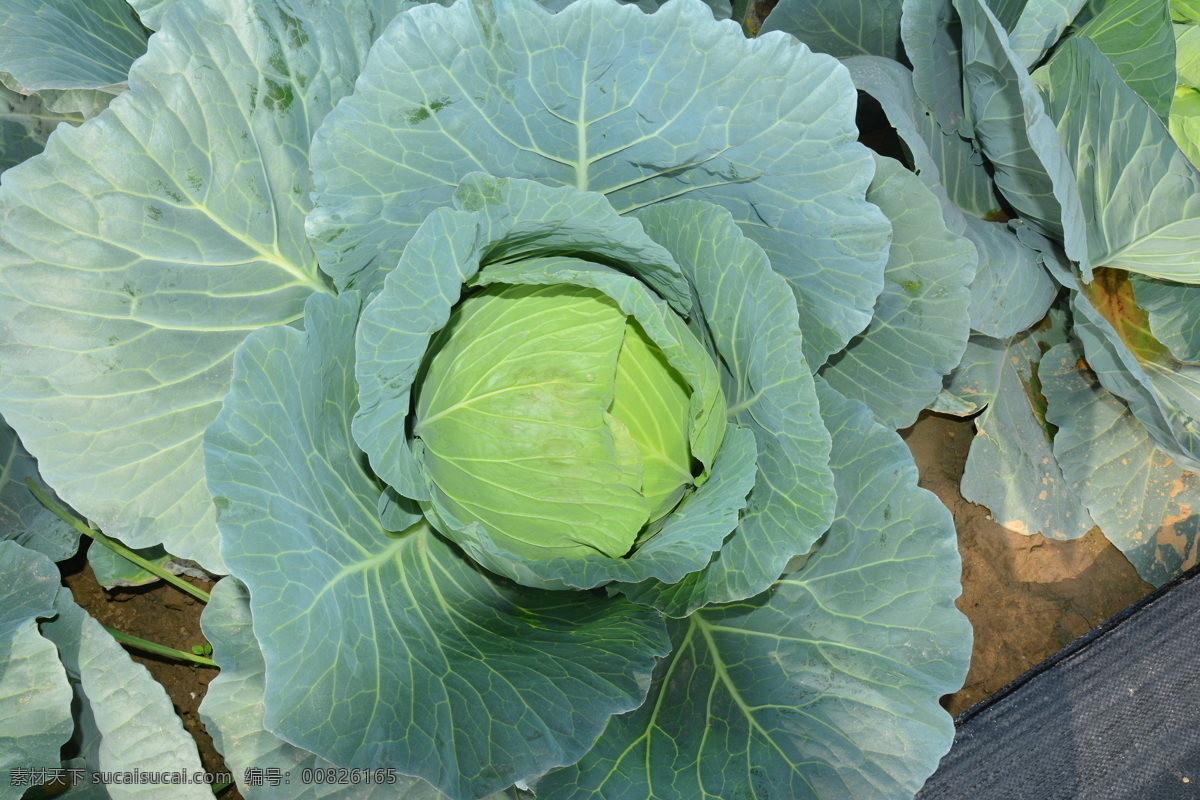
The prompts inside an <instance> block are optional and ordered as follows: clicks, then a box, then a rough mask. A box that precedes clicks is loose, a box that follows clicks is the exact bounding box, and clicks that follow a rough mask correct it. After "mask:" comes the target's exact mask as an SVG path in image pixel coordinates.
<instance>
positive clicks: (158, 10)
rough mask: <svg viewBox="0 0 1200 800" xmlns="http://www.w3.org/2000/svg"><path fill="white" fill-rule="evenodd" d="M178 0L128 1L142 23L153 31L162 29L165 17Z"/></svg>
mask: <svg viewBox="0 0 1200 800" xmlns="http://www.w3.org/2000/svg"><path fill="white" fill-rule="evenodd" d="M177 1H178V0H128V2H129V5H130V6H132V7H133V10H134V11H136V12H137V14H138V18H139V19H140V20H141V23H142V24H143V25H145V26H146V27H147V28H149V29H150V30H152V31H156V30H158V29H159V28H161V27H162V19H163V15H164V14H166V12H167V9H168V8H170V7H171V6H172V5H173V4H174V3H176V2H177Z"/></svg>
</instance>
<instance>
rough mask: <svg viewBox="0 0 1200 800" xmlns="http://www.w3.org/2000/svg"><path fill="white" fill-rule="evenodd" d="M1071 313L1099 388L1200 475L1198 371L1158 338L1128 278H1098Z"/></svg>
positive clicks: (1075, 297) (1074, 298)
mask: <svg viewBox="0 0 1200 800" xmlns="http://www.w3.org/2000/svg"><path fill="white" fill-rule="evenodd" d="M1071 307H1072V310H1073V311H1074V312H1075V334H1076V336H1077V337H1078V338H1079V340H1080V342H1081V343H1082V344H1083V350H1084V353H1085V354H1086V356H1087V362H1088V365H1089V366H1090V367H1091V368H1092V370H1093V371H1095V373H1096V376H1097V377H1098V378H1099V380H1100V383H1101V385H1102V386H1104V388H1105V389H1107V390H1108V391H1110V392H1112V393H1113V394H1115V395H1117V396H1118V397H1120V398H1121V399H1122V400H1124V401H1125V402H1126V403H1128V404H1129V410H1130V411H1132V412H1133V415H1134V416H1135V417H1137V418H1138V420H1140V421H1141V423H1142V424H1143V425H1144V426H1145V427H1146V429H1147V432H1148V433H1149V434H1150V437H1151V438H1152V439H1153V440H1154V442H1155V444H1157V445H1158V447H1159V448H1161V449H1162V450H1163V451H1164V452H1165V453H1167V455H1169V456H1171V457H1172V458H1174V459H1175V460H1176V461H1178V462H1180V465H1181V466H1182V467H1183V468H1184V469H1189V470H1192V471H1198V472H1200V366H1198V365H1195V364H1188V363H1183V362H1180V361H1178V360H1177V359H1175V358H1174V357H1173V356H1172V355H1171V353H1170V351H1169V350H1168V349H1167V348H1166V347H1164V346H1163V345H1162V343H1161V342H1159V341H1158V340H1157V339H1155V338H1154V335H1153V333H1152V332H1151V330H1150V322H1149V317H1148V315H1147V313H1146V312H1145V310H1143V309H1141V308H1139V307H1138V306H1137V304H1136V301H1135V299H1134V296H1133V288H1132V285H1131V283H1130V281H1129V280H1128V278H1127V276H1125V274H1124V273H1121V272H1116V271H1113V270H1105V271H1103V272H1101V273H1098V274H1097V280H1095V281H1093V282H1092V283H1090V284H1088V285H1087V286H1086V287H1080V290H1079V291H1077V292H1076V293H1075V294H1073V295H1072V298H1071Z"/></svg>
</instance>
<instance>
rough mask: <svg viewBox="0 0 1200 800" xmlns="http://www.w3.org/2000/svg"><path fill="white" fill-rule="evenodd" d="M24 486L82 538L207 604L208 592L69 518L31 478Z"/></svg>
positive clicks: (27, 479) (64, 510) (69, 515)
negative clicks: (81, 535)
mask: <svg viewBox="0 0 1200 800" xmlns="http://www.w3.org/2000/svg"><path fill="white" fill-rule="evenodd" d="M25 485H26V486H28V487H29V491H31V492H33V496H34V497H36V498H37V499H38V502H39V503H41V504H42V505H44V506H45V507H46V508H48V509H50V510H51V511H52V512H54V515H55V516H56V517H58V518H59V519H61V520H62V521H63V522H65V523H67V524H68V525H70V526H71V527H72V528H74V529H75V530H77V531H79V532H80V533H82V534H83V535H84V536H87V537H89V538H91V539H94V540H96V541H97V542H99V543H100V544H102V545H104V546H105V547H107V548H108V549H110V550H112V551H113V552H114V553H116V554H117V555H119V556H121V557H122V558H125V559H127V560H129V561H132V562H133V563H134V564H137V565H138V566H139V567H141V568H142V569H144V570H146V572H149V573H151V574H153V575H156V576H158V577H159V578H162V579H163V580H164V581H166V582H167V583H169V584H171V585H172V586H174V587H176V588H177V589H180V590H181V591H184V592H187V593H188V594H190V595H191V596H192V597H194V598H196V599H197V600H199V601H200V602H202V603H207V602H208V601H209V599H210V595H209V594H208V592H206V591H204V590H203V589H197V588H196V587H195V586H192V585H191V584H190V583H188V582H187V581H185V580H183V579H182V578H180V577H178V576H176V575H172V574H171V573H169V572H167V571H166V570H165V569H163V568H162V567H159V566H156V565H154V564H151V563H150V562H149V561H147V560H146V559H144V558H142V557H141V556H139V555H138V554H137V553H135V552H133V551H132V550H130V549H129V548H127V547H125V546H123V545H121V544H118V543H117V542H115V541H113V540H112V539H110V538H108V537H107V536H105V535H104V534H103V533H101V532H100V531H94V530H92V529H91V528H89V527H88V526H87V525H84V524H83V523H82V522H80V521H79V520H78V519H76V518H75V517H73V516H71V514H70V512H68V511H67V510H66V509H65V508H63V507H62V506H60V505H59V504H58V503H56V502H54V501H53V500H51V499H50V496H49V495H48V494H46V493H45V492H44V491H42V489H41V487H40V486H38V485H37V484H36V483H34V481H33V478H26V479H25ZM189 657H190V656H189Z"/></svg>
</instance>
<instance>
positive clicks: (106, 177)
mask: <svg viewBox="0 0 1200 800" xmlns="http://www.w3.org/2000/svg"><path fill="white" fill-rule="evenodd" d="M62 7H63V8H69V7H72V4H71V3H67V2H64V4H63V6H62ZM135 7H136V9H137V10H138V12H139V14H140V20H141V22H142V23H143V24H145V25H147V26H150V27H153V28H156V29H157V32H156V33H155V34H154V35H153V36H151V37H150V39H149V42H148V44H147V45H146V47H147V49H146V52H145V54H144V55H141V56H140V57H138V58H137V60H136V61H135V62H133V63H132V65H131V66H130V67H129V72H128V76H127V80H126V81H123V82H121V85H119V86H118V85H114V84H112V83H111V82H110V83H106V84H103V87H101V88H104V89H105V90H106V91H108V93H109V94H115V95H116V96H115V97H113V98H112V99H106V100H105V103H106V105H107V107H106V110H104V111H103V112H101V113H99V114H98V115H96V116H94V117H92V118H90V119H88V120H86V121H82V122H81V121H80V120H72V122H80V124H79V125H78V127H71V126H67V125H63V126H59V128H58V129H57V130H56V131H55V132H54V133H53V134H52V135H50V136H49V138H48V141H47V142H46V147H45V152H44V153H43V154H41V155H38V156H35V157H33V158H30V159H28V160H26V161H24V162H23V163H21V164H19V165H18V166H15V167H13V168H12V169H10V170H8V171H7V172H6V173H5V174H4V178H3V187H2V188H0V208H3V213H2V214H0V319H3V320H4V322H3V325H2V327H0V337H2V339H3V346H2V347H0V411H2V412H3V414H4V416H5V419H6V420H7V422H8V423H9V424H10V425H11V426H12V427H13V428H14V429H15V430H16V432H17V433H19V434H20V436H21V439H22V441H23V443H24V447H26V448H28V451H29V453H31V454H32V455H33V456H36V457H37V459H38V465H39V468H40V472H41V475H42V477H43V478H44V479H45V482H46V483H47V484H48V485H49V486H50V487H52V488H53V489H54V490H55V491H56V492H57V493H58V495H59V497H61V498H62V500H63V501H65V502H66V503H69V504H70V505H71V506H72V507H73V508H74V509H76V510H77V511H78V512H79V513H80V514H81V515H83V516H86V517H87V518H88V519H90V520H92V521H93V522H94V523H95V524H97V525H98V526H99V527H101V528H103V529H104V530H105V531H106V532H107V533H109V534H111V535H113V536H116V537H119V538H120V539H121V540H123V541H124V542H125V543H127V544H129V545H131V546H134V547H137V548H147V547H152V546H160V547H162V548H164V549H165V551H166V552H168V553H170V554H171V555H173V556H176V557H180V558H185V559H190V560H191V561H194V562H196V563H197V564H199V565H200V566H201V567H203V568H204V569H206V570H208V571H209V572H211V573H213V574H217V575H226V576H228V577H226V578H224V579H222V580H221V581H220V583H218V584H217V586H216V589H215V590H214V593H213V596H212V599H211V602H210V603H209V605H208V607H207V608H206V610H205V615H204V627H205V632H206V635H207V636H208V638H209V640H210V641H211V643H212V645H213V659H214V660H215V662H216V663H217V664H218V665H219V666H220V668H221V673H220V675H219V677H217V678H216V679H215V680H213V682H212V684H211V685H210V687H209V689H208V693H207V696H206V697H205V700H204V705H203V706H202V714H203V715H204V718H205V722H206V725H207V727H208V729H209V732H210V733H211V734H212V736H213V739H214V742H215V743H216V745H217V747H218V749H220V750H221V752H222V753H223V755H224V756H225V758H226V761H227V763H228V765H229V766H230V767H231V768H232V769H233V771H234V774H235V776H242V775H245V774H248V773H247V772H246V770H249V769H250V768H254V769H271V770H279V774H281V775H287V776H289V778H288V780H287V781H282V780H281V781H280V782H279V783H278V784H271V785H263V786H255V785H253V784H249V783H247V784H246V785H243V786H242V789H243V791H244V792H245V793H246V795H247V796H251V797H253V796H262V797H292V796H309V794H310V793H312V792H314V791H316V790H315V789H314V788H313V787H312V785H305V784H304V783H303V782H302V780H301V777H302V776H303V775H305V774H309V775H311V772H306V770H312V769H323V768H326V767H338V768H348V769H356V770H369V769H372V768H377V767H386V768H388V769H391V770H394V772H391V773H386V774H385V775H384V776H383V778H382V779H381V780H383V781H385V782H384V783H378V782H372V781H375V778H374V777H363V778H362V780H363V781H364V782H365V783H364V785H363V786H360V787H357V788H355V789H347V790H345V792H346V793H348V794H355V793H361V794H363V795H375V794H378V795H379V796H387V797H394V796H404V797H413V798H443V797H450V798H478V797H484V796H487V795H489V794H491V793H494V792H501V791H506V792H509V793H515V792H518V791H525V790H533V791H535V792H536V795H537V796H538V797H539V798H566V797H611V798H638V797H645V798H650V797H679V798H685V797H686V798H691V797H700V796H705V795H709V796H715V797H739V796H768V795H770V796H784V797H797V798H800V797H814V798H818V797H819V798H832V797H862V798H869V797H896V798H903V797H910V796H912V795H913V794H914V793H915V792H916V790H917V789H918V788H919V786H920V785H921V783H922V782H923V780H924V779H925V778H926V777H927V776H928V774H929V773H930V772H932V770H933V769H934V767H935V766H936V763H937V760H938V759H939V758H940V756H941V755H942V754H943V753H944V752H945V751H946V749H947V748H948V747H949V744H950V740H951V737H952V727H951V723H950V719H949V717H948V715H946V713H945V712H944V711H943V710H942V709H941V708H940V707H939V705H938V703H937V699H938V697H939V696H940V695H942V694H944V693H947V692H950V691H953V690H954V689H955V688H957V687H958V686H959V685H960V684H961V682H962V680H963V677H964V672H965V667H966V659H967V654H968V651H969V648H970V632H969V629H968V627H967V624H966V621H965V618H964V617H963V616H962V615H961V614H960V613H959V612H958V611H957V610H956V609H955V608H954V606H953V600H954V598H955V597H956V596H957V595H958V593H959V583H958V582H959V560H958V556H957V552H956V549H955V542H954V530H953V525H952V522H951V519H950V516H949V513H948V512H947V511H946V509H945V508H943V507H942V506H941V505H940V504H938V503H937V501H936V499H935V498H934V497H933V496H932V495H931V494H929V493H928V492H925V491H924V490H921V489H919V488H918V487H917V484H916V471H915V468H914V467H913V464H912V461H911V458H910V456H909V455H908V452H907V449H906V448H905V446H904V445H903V443H902V442H901V441H900V439H899V437H898V436H897V435H896V434H895V432H894V429H895V428H897V427H901V426H904V425H908V424H910V423H911V422H912V421H913V420H914V419H915V418H916V416H917V414H918V413H919V412H920V410H921V409H922V408H924V407H926V406H927V405H929V404H930V403H932V402H934V401H935V399H936V398H937V397H938V394H939V392H940V391H941V389H942V382H943V377H944V376H945V375H946V374H947V373H949V372H950V371H951V370H952V369H953V367H954V366H955V365H956V364H958V363H959V361H960V359H961V357H962V354H963V352H964V349H965V347H966V345H967V336H968V331H969V315H968V312H969V308H970V306H971V303H972V297H971V294H970V289H969V285H970V284H971V282H972V279H973V278H974V275H975V269H976V263H977V255H976V253H977V251H976V248H975V246H974V245H973V244H972V243H971V241H970V240H969V239H968V238H966V237H964V236H963V235H961V234H960V233H957V232H954V231H952V230H951V229H950V228H949V227H948V226H947V224H946V223H945V222H944V221H943V219H942V217H941V214H940V213H939V210H940V206H939V200H938V197H937V195H936V194H935V193H934V192H932V191H931V190H930V189H929V188H927V187H926V185H925V184H924V183H923V182H922V181H921V179H920V177H919V176H918V175H916V174H914V173H913V172H912V171H910V170H909V169H907V168H905V166H904V165H902V164H901V163H899V162H898V161H895V160H893V159H890V158H887V157H884V156H877V155H874V154H872V153H871V152H870V151H869V150H867V149H866V148H865V147H864V146H863V145H861V144H859V143H858V142H857V141H856V134H857V130H856V127H855V122H854V116H855V111H856V107H857V97H856V90H855V86H854V83H853V81H852V79H851V73H850V72H849V71H848V70H847V69H846V67H845V66H843V65H842V64H840V63H839V62H838V61H837V60H836V59H835V58H833V57H831V56H828V55H824V54H819V53H815V52H813V51H812V50H810V49H809V48H808V47H807V46H805V45H804V44H802V43H801V42H799V41H797V39H796V38H794V37H792V36H790V35H788V34H785V33H782V32H779V33H771V34H765V35H762V36H759V37H757V38H754V39H750V38H747V37H746V36H744V34H743V32H742V28H741V27H740V26H739V24H738V22H737V21H718V20H717V19H716V18H715V17H714V13H713V10H712V9H711V8H710V7H709V6H707V5H705V4H703V3H701V2H699V0H670V2H667V3H665V4H664V5H663V6H662V7H661V8H660V9H658V10H657V11H655V13H653V14H648V13H646V11H644V10H642V9H640V8H638V7H635V6H623V5H620V4H617V3H616V2H613V0H578V2H575V3H571V4H563V6H562V7H561V8H558V7H556V8H555V9H554V10H551V9H547V8H544V7H542V6H541V5H538V4H537V3H534V2H532V0H492V1H491V2H489V1H488V0H460V1H459V2H457V3H455V4H454V5H451V6H448V7H443V6H440V5H414V4H411V3H399V2H390V1H389V0H354V2H349V3H347V2H339V3H326V2H317V1H316V0H238V1H237V2H227V0H222V1H221V2H216V0H212V1H211V2H209V1H206V0H174V2H170V3H138V4H135ZM64 13H66V12H64ZM72 13H74V12H72ZM80 13H82V12H80ZM81 19H82V18H81ZM82 24H83V23H82V22H81V23H80V25H82ZM22 85H24V84H22ZM28 96H32V95H28ZM14 447H15V444H14ZM0 556H5V557H7V556H8V554H7V551H2V550H0ZM38 558H39V557H36V556H33V555H28V554H26V553H24V551H22V552H21V553H20V554H18V555H14V556H12V558H11V559H10V560H9V561H5V562H3V563H4V565H5V568H6V572H5V574H6V575H10V574H12V575H15V574H17V572H19V571H20V570H21V569H23V568H25V566H24V565H27V564H32V563H36V564H38V565H39V566H38V574H39V575H41V574H43V573H46V565H45V563H43V561H39V560H38ZM9 564H11V565H12V566H11V568H9V566H8V565H9ZM43 584H45V581H41V583H40V584H39V586H38V588H37V590H36V592H35V595H36V599H37V602H36V603H30V604H26V605H23V606H21V607H20V609H19V613H15V614H14V615H13V616H12V618H11V619H8V618H5V619H4V623H3V624H4V625H5V627H4V628H3V629H0V630H3V631H4V636H5V637H8V636H9V632H10V631H11V635H12V639H11V640H12V641H14V642H15V641H17V639H16V637H17V636H20V637H22V638H21V642H22V643H23V644H22V646H26V645H28V646H29V647H30V651H29V652H34V649H33V645H32V644H29V643H36V642H38V641H39V639H38V637H39V636H40V637H42V639H45V637H46V636H47V635H48V633H47V626H49V625H52V624H57V623H50V622H45V621H43V622H41V623H39V622H38V621H39V620H46V619H47V618H49V617H50V616H52V615H53V613H54V610H55V609H58V608H59V607H60V605H61V606H62V608H66V605H65V598H64V600H63V603H61V604H59V603H58V601H54V604H52V603H51V600H52V599H53V598H51V597H50V595H49V593H48V590H47V589H46V587H45V585H43ZM31 591H32V590H31ZM59 613H62V614H67V613H68V612H65V611H62V612H59ZM70 613H74V612H70ZM39 624H40V627H39ZM81 625H82V624H81ZM84 628H86V626H82V627H80V630H84ZM94 634H95V631H93V630H92V629H90V628H87V635H88V636H93V635H94ZM101 638H103V637H101ZM2 641H5V642H7V641H9V639H8V638H5V639H3V640H2ZM61 652H62V651H61V650H60V655H61ZM36 653H37V655H36V657H37V658H38V659H41V660H40V661H39V662H38V663H39V664H40V665H41V675H42V676H43V677H41V678H37V679H36V680H35V686H34V688H36V683H37V681H38V680H40V681H42V682H43V683H55V685H56V687H57V689H56V691H58V690H61V689H62V687H63V686H66V685H67V680H66V674H74V673H73V672H72V670H76V671H77V670H78V669H79V668H78V667H75V666H73V665H75V664H76V662H78V661H80V660H81V657H79V656H78V655H77V656H75V657H74V658H75V660H74V661H68V659H67V658H66V657H62V658H61V659H60V660H61V662H62V663H61V664H60V663H59V662H58V661H56V660H55V658H54V653H53V652H52V649H51V648H49V647H47V646H46V645H45V644H44V642H43V643H41V644H39V645H38V647H37V649H36ZM31 657H32V656H31ZM83 660H86V659H83ZM63 665H65V667H66V668H65V670H64V666H63ZM76 684H77V687H78V690H77V699H76V706H77V707H78V706H80V705H82V706H83V707H85V708H86V709H87V712H86V713H85V714H83V715H82V718H81V719H80V721H79V722H78V725H79V726H80V730H81V731H83V737H84V738H85V739H86V740H87V741H88V742H89V743H90V744H89V746H88V747H85V748H83V752H81V754H80V755H79V756H78V758H80V759H83V761H84V762H85V763H87V764H89V766H91V767H92V768H93V769H109V770H112V769H117V768H121V767H131V768H132V767H137V768H139V769H143V770H152V769H170V768H172V766H173V765H178V764H189V765H190V764H191V763H192V762H193V761H194V753H183V752H182V751H181V749H180V748H181V747H182V746H179V745H178V741H177V737H174V736H173V737H172V738H170V739H169V740H168V739H167V738H166V737H164V740H163V742H164V746H163V747H161V748H140V749H139V748H138V747H136V746H131V747H126V746H123V745H122V746H118V743H119V742H120V743H123V742H132V741H137V740H139V739H143V738H145V737H144V736H143V735H142V734H143V733H144V728H143V727H140V725H144V724H146V723H144V722H143V723H138V721H137V719H136V715H135V714H131V713H130V709H129V706H128V705H127V703H128V702H130V698H129V696H128V695H122V694H121V693H119V692H118V693H113V692H110V691H109V687H110V685H111V684H109V683H106V682H104V681H101V682H99V683H96V682H92V683H86V682H84V683H80V682H79V681H76ZM31 691H32V690H31ZM17 695H19V693H14V696H17ZM61 696H62V692H61V691H59V694H58V695H55V697H56V698H57V700H56V701H55V702H50V701H49V700H47V701H46V703H45V707H46V711H45V714H46V715H47V717H46V718H47V719H53V720H54V725H53V726H50V725H47V724H43V723H39V727H38V728H37V729H36V730H35V729H34V728H23V729H22V730H21V731H19V732H18V734H19V735H18V737H17V738H18V739H19V740H20V741H21V742H22V747H23V750H22V753H23V754H24V755H23V757H24V758H27V759H29V760H30V761H34V762H38V763H56V762H57V760H58V758H59V751H58V748H59V746H60V745H61V744H62V740H61V738H56V736H47V735H45V731H47V730H53V731H55V732H56V733H63V732H66V733H67V734H69V731H70V729H71V724H70V720H71V717H70V713H71V712H70V708H69V707H68V706H66V705H64V704H63V703H61V702H59V701H61ZM136 696H137V698H139V701H140V698H141V697H142V696H143V694H142V693H141V692H138V693H136ZM43 699H44V698H43ZM160 706H161V703H159V706H156V707H160ZM154 719H156V720H157V718H154ZM31 724H32V723H31ZM155 724H157V722H156V723H155ZM168 743H169V746H167V744H168ZM182 749H183V750H186V747H182ZM4 766H5V767H9V765H4ZM355 774H357V775H360V776H374V775H375V773H367V772H360V773H355ZM193 788H194V787H193ZM325 788H327V789H328V788H330V787H325ZM109 789H110V790H113V791H116V790H115V788H114V787H109ZM181 796H182V795H181ZM356 796H357V795H356Z"/></svg>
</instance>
